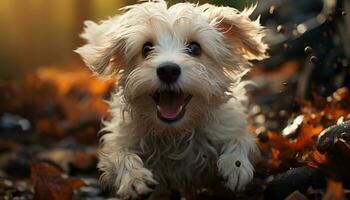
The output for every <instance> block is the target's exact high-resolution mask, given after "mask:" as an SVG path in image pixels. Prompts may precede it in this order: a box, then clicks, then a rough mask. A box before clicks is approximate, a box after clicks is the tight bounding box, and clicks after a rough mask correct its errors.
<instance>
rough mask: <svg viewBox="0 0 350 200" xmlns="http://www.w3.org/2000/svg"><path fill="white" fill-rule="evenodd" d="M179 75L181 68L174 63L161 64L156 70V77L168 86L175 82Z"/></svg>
mask: <svg viewBox="0 0 350 200" xmlns="http://www.w3.org/2000/svg"><path fill="white" fill-rule="evenodd" d="M180 74H181V68H180V67H179V65H177V64H175V63H169V62H167V63H163V64H161V65H159V67H158V68H157V75H158V77H159V79H160V80H161V81H163V82H164V83H167V84H170V83H173V82H175V81H176V80H177V79H178V78H179V76H180Z"/></svg>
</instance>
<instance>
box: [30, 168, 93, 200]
mask: <svg viewBox="0 0 350 200" xmlns="http://www.w3.org/2000/svg"><path fill="white" fill-rule="evenodd" d="M31 181H32V184H33V185H34V199H35V200H48V199H50V200H70V199H72V196H73V191H74V190H75V189H77V188H79V187H82V186H85V185H86V184H85V182H83V181H82V180H80V179H75V178H64V177H63V174H62V171H61V170H60V169H58V168H57V167H55V166H53V165H50V164H48V163H38V162H32V163H31Z"/></svg>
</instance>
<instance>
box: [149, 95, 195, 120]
mask: <svg viewBox="0 0 350 200" xmlns="http://www.w3.org/2000/svg"><path fill="white" fill-rule="evenodd" d="M152 98H153V100H154V102H155V103H156V106H157V116H158V118H159V119H160V120H162V121H164V122H167V123H171V122H175V121H178V120H180V119H181V118H182V117H183V116H184V115H185V112H186V106H187V104H188V103H189V102H190V100H191V98H192V95H190V94H185V93H183V92H175V91H157V92H155V93H154V94H153V95H152Z"/></svg>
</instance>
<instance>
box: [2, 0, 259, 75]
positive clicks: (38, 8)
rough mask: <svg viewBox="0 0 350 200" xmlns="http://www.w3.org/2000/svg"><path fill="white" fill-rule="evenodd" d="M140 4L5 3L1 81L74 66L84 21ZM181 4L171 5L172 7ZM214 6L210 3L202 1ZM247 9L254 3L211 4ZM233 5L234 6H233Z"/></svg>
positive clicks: (113, 0) (94, 0) (128, 0)
mask: <svg viewBox="0 0 350 200" xmlns="http://www.w3.org/2000/svg"><path fill="white" fill-rule="evenodd" d="M135 2H137V0H50V1H47V0H28V1H23V0H2V1H1V2H0V30H1V32H0V44H1V45H0V66H1V67H0V77H1V78H3V79H9V78H14V77H18V75H19V74H22V73H23V72H25V71H28V70H32V69H34V68H36V67H38V66H42V65H52V64H65V63H69V62H72V59H75V55H74V54H73V52H72V50H73V49H75V48H76V47H77V46H78V45H79V44H80V43H81V41H80V40H79V37H78V35H79V33H80V32H81V31H82V26H83V21H84V20H93V21H100V20H103V19H106V18H107V17H109V16H114V15H115V14H118V9H119V8H121V7H123V6H125V5H130V4H134V3H135ZM176 2H179V1H170V4H172V3H176ZM199 2H200V3H203V2H210V1H199ZM211 2H212V3H217V4H224V5H231V6H235V7H239V8H241V7H243V6H244V5H246V4H251V3H252V2H254V1H253V0H250V1H245V0H236V1H229V0H227V1H219V0H216V1H211ZM230 2H231V3H230Z"/></svg>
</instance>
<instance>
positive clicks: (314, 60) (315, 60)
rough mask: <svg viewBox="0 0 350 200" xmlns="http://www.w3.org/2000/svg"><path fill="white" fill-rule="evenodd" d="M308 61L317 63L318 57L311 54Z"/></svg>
mask: <svg viewBox="0 0 350 200" xmlns="http://www.w3.org/2000/svg"><path fill="white" fill-rule="evenodd" d="M310 61H311V62H312V63H314V64H316V63H318V58H317V57H316V56H311V58H310Z"/></svg>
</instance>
